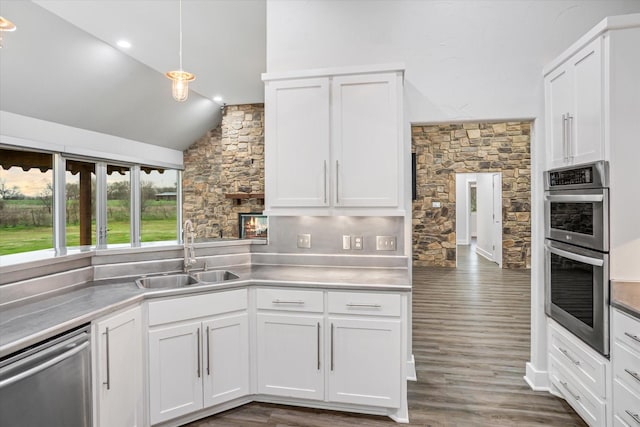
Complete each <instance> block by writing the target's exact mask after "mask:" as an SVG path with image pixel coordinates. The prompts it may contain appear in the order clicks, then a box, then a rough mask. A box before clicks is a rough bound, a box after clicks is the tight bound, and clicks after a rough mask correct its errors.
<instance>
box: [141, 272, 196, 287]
mask: <svg viewBox="0 0 640 427" xmlns="http://www.w3.org/2000/svg"><path fill="white" fill-rule="evenodd" d="M136 284H137V285H138V287H139V288H144V289H173V288H184V287H185V286H191V285H197V284H198V280H197V279H195V278H194V277H191V276H190V275H188V274H166V275H162V276H150V277H143V278H141V279H138V280H136Z"/></svg>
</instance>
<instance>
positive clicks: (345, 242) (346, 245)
mask: <svg viewBox="0 0 640 427" xmlns="http://www.w3.org/2000/svg"><path fill="white" fill-rule="evenodd" d="M342 249H344V250H345V251H346V250H349V249H351V236H348V235H346V234H345V235H344V236H342Z"/></svg>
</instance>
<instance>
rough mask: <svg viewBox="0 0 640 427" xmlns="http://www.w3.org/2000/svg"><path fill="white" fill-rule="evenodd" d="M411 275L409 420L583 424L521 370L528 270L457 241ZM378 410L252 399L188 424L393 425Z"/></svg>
mask: <svg viewBox="0 0 640 427" xmlns="http://www.w3.org/2000/svg"><path fill="white" fill-rule="evenodd" d="M413 274H414V278H413V286H414V290H413V354H414V356H415V360H416V371H417V374H418V381H417V382H409V418H410V420H411V423H410V425H411V426H432V427H436V426H451V427H454V426H455V427H458V426H460V427H462V426H464V427H467V426H496V427H501V426H504V427H507V426H509V427H512V426H523V427H524V426H558V427H571V426H580V427H582V426H586V424H585V423H584V422H583V421H582V420H581V419H580V418H579V417H578V416H577V415H576V414H575V412H574V411H573V410H572V409H571V408H570V407H569V406H568V405H567V404H566V403H565V402H564V401H563V400H561V399H558V398H555V397H553V396H551V395H550V394H548V393H544V392H533V391H531V390H530V389H529V387H528V386H527V385H526V384H525V382H524V380H523V378H522V377H523V375H524V369H525V363H526V362H527V360H528V359H529V310H530V308H529V307H530V306H529V286H530V285H529V277H530V276H529V272H528V271H516V270H501V269H499V268H498V267H497V265H496V264H494V263H491V262H489V261H487V260H485V259H484V258H482V257H478V256H477V255H475V253H474V252H473V250H470V247H469V246H460V247H458V268H456V269H446V268H417V269H415V270H414V273H413ZM397 425H398V424H395V423H394V422H393V421H391V420H390V419H388V418H386V417H376V416H367V415H357V414H349V413H341V412H333V411H320V410H314V409H305V408H295V407H289V406H282V405H271V404H262V403H251V404H248V405H245V406H243V407H240V408H236V409H233V410H230V411H227V412H224V413H221V414H218V415H215V416H213V417H210V418H206V419H203V420H200V421H197V422H195V423H192V424H189V426H190V427H205V426H206V427H213V426H216V427H217V426H225V427H226V426H236V427H240V426H242V427H266V426H273V427H285V426H304V427H342V426H344V427H352V426H367V427H378V426H387V427H388V426H397Z"/></svg>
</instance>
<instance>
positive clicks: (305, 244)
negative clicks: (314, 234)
mask: <svg viewBox="0 0 640 427" xmlns="http://www.w3.org/2000/svg"><path fill="white" fill-rule="evenodd" d="M298 247H299V248H302V249H311V234H298Z"/></svg>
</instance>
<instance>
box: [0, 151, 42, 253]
mask: <svg viewBox="0 0 640 427" xmlns="http://www.w3.org/2000/svg"><path fill="white" fill-rule="evenodd" d="M52 165H53V155H52V154H48V153H38V152H32V151H21V150H12V149H6V148H0V255H8V254H16V253H22V252H30V251H35V250H40V249H51V248H53V171H52V167H53V166H52Z"/></svg>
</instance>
